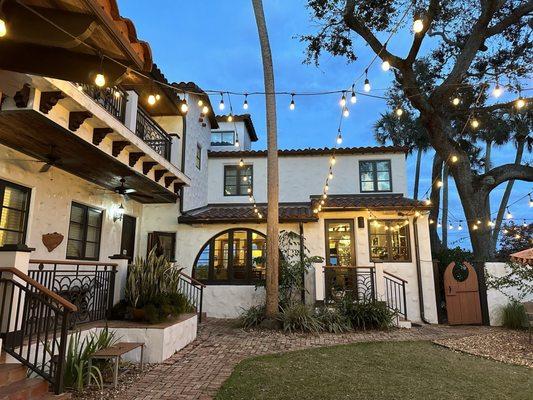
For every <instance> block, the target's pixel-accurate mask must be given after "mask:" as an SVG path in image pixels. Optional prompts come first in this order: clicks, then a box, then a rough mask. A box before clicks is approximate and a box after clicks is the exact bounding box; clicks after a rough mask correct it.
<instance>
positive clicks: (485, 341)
mask: <svg viewBox="0 0 533 400" xmlns="http://www.w3.org/2000/svg"><path fill="white" fill-rule="evenodd" d="M434 343H436V344H438V345H441V346H444V347H447V348H449V349H452V350H456V351H461V352H464V353H468V354H473V355H476V356H481V357H485V358H490V359H492V360H496V361H501V362H504V363H507V364H515V365H523V366H526V367H529V368H533V344H529V343H528V333H527V331H525V330H524V331H515V330H510V329H504V328H495V329H491V330H490V332H488V333H483V334H478V335H472V336H466V337H459V338H448V339H438V340H435V341H434Z"/></svg>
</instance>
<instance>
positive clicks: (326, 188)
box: [324, 182, 329, 192]
mask: <svg viewBox="0 0 533 400" xmlns="http://www.w3.org/2000/svg"><path fill="white" fill-rule="evenodd" d="M327 191H329V184H328V183H327V182H326V185H325V186H324V192H327Z"/></svg>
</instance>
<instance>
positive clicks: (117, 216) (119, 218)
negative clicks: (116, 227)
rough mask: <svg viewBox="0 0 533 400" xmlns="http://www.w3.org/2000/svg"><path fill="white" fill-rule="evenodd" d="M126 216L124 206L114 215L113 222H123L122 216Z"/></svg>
mask: <svg viewBox="0 0 533 400" xmlns="http://www.w3.org/2000/svg"><path fill="white" fill-rule="evenodd" d="M123 215H124V206H123V205H122V204H120V206H119V207H118V208H117V209H116V210H115V212H114V213H113V222H117V221H122V216H123Z"/></svg>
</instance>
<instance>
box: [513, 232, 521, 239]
mask: <svg viewBox="0 0 533 400" xmlns="http://www.w3.org/2000/svg"><path fill="white" fill-rule="evenodd" d="M521 237H522V236H520V234H519V233H517V234H516V235H514V238H515V239H520V238H521Z"/></svg>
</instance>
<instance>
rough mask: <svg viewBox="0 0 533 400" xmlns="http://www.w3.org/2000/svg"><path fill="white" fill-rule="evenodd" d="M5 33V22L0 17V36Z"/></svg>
mask: <svg viewBox="0 0 533 400" xmlns="http://www.w3.org/2000/svg"><path fill="white" fill-rule="evenodd" d="M5 35H7V26H6V22H5V21H4V20H3V19H2V18H0V37H4V36H5Z"/></svg>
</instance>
